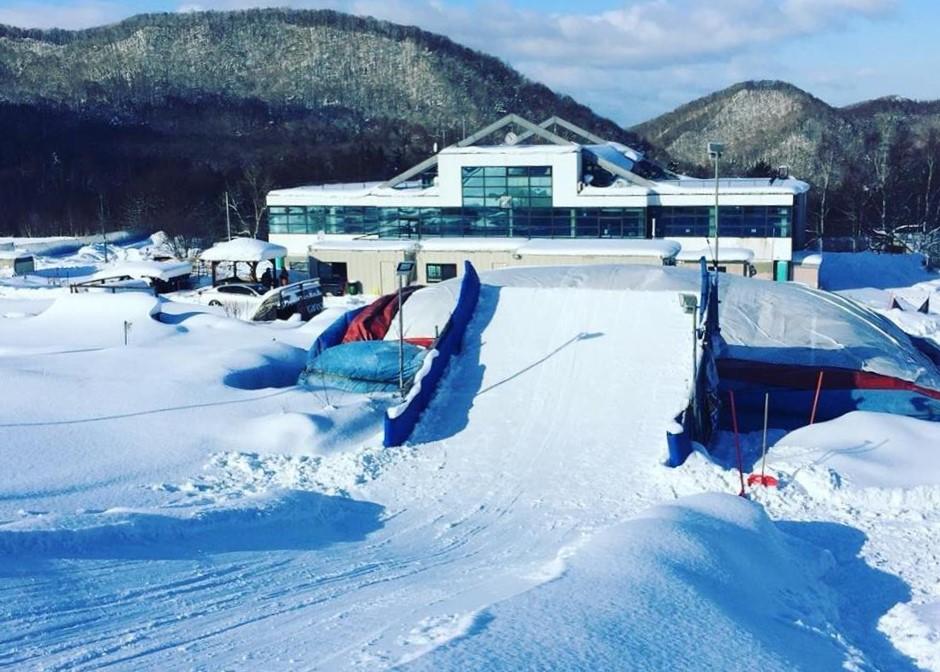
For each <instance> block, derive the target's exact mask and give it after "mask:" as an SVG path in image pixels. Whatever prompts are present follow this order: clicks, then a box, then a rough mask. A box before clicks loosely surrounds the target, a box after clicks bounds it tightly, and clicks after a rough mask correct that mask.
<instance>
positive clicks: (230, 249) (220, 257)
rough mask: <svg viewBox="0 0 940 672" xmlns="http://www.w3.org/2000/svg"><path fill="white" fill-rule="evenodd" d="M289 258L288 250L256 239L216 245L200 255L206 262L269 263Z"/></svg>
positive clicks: (235, 239)
mask: <svg viewBox="0 0 940 672" xmlns="http://www.w3.org/2000/svg"><path fill="white" fill-rule="evenodd" d="M286 256H287V248H286V247H284V246H283V245H275V244H274V243H269V242H267V241H265V240H257V239H255V238H234V239H233V240H229V241H228V242H224V243H216V244H215V245H213V246H212V247H210V248H209V249H208V250H206V251H205V252H203V253H202V254H201V255H200V258H201V259H203V260H204V261H267V260H270V259H277V258H279V257H286Z"/></svg>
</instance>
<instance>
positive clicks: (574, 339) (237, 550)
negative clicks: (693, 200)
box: [0, 286, 691, 669]
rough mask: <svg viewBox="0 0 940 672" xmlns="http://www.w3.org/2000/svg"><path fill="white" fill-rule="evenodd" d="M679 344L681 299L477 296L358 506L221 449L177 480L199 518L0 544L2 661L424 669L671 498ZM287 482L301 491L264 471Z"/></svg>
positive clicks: (280, 464) (283, 466) (682, 396)
mask: <svg viewBox="0 0 940 672" xmlns="http://www.w3.org/2000/svg"><path fill="white" fill-rule="evenodd" d="M652 325H655V327H654V326H652ZM689 331H690V326H689V323H688V316H686V315H684V314H683V313H682V312H681V310H680V309H679V305H678V301H677V299H676V294H675V292H669V291H664V292H634V291H622V290H616V291H615V290H583V289H571V288H515V287H494V286H485V287H484V289H483V292H482V295H481V301H480V305H479V307H478V310H477V312H476V314H475V317H474V320H473V321H472V322H471V325H470V330H469V333H468V335H467V341H466V349H465V350H464V352H463V353H462V354H461V356H460V357H459V358H458V359H457V360H455V364H454V365H453V366H452V367H451V369H450V371H449V372H448V374H447V376H446V377H445V380H444V383H443V389H444V390H446V392H444V393H443V394H442V395H441V396H440V397H439V398H437V399H436V400H435V401H434V403H433V404H432V407H431V408H430V409H429V411H428V414H427V416H426V417H425V418H424V419H423V420H422V422H421V424H420V426H419V428H418V434H417V436H416V437H415V441H416V443H419V444H420V445H415V446H413V447H411V448H404V449H399V450H393V451H382V450H381V449H378V448H376V449H373V450H370V451H365V452H360V453H359V454H358V455H357V456H356V459H355V460H353V461H350V460H348V459H347V464H348V465H349V469H348V471H349V474H348V476H349V478H348V479H347V480H346V481H344V480H343V475H344V474H341V475H340V476H337V477H336V482H337V483H341V485H342V487H341V488H340V487H338V488H337V491H338V492H340V491H341V494H348V495H349V496H350V497H348V498H347V497H341V496H331V495H328V494H322V493H320V492H310V491H304V490H302V489H300V488H296V489H294V488H291V489H276V488H268V489H265V488H263V487H260V486H261V484H264V483H268V484H271V483H278V482H280V483H293V484H297V483H302V482H304V480H303V474H302V472H303V470H304V469H310V470H312V472H314V475H315V476H317V477H320V478H323V479H325V480H328V479H327V476H324V475H323V474H324V473H327V475H329V469H328V468H327V467H329V466H330V465H329V464H327V462H323V463H322V464H319V465H318V467H317V468H314V466H313V465H311V464H310V463H305V462H303V461H301V460H299V459H294V460H292V459H289V458H277V457H274V456H271V457H265V456H259V455H252V454H245V453H226V454H223V455H221V456H217V457H216V458H215V459H214V460H213V461H212V463H211V465H210V466H211V473H212V474H213V475H214V476H213V478H212V479H211V480H203V481H202V482H200V481H199V479H196V480H195V482H190V483H189V484H188V485H187V489H189V490H194V491H195V492H196V493H197V494H198V498H199V499H200V500H201V501H204V502H206V503H207V505H206V506H205V507H203V508H201V509H200V508H198V507H197V508H196V509H195V510H194V511H195V512H194V513H191V514H190V515H189V516H188V517H186V518H184V519H175V520H177V522H176V523H173V524H171V523H168V522H167V521H166V520H162V519H161V518H160V515H161V513H163V512H162V511H161V510H159V509H157V510H154V511H153V512H152V514H153V517H152V518H146V517H136V518H130V519H129V518H127V517H124V518H121V519H120V521H119V522H115V523H114V524H111V523H108V522H106V520H105V521H101V520H98V519H96V521H97V522H96V523H95V525H96V526H97V527H95V530H94V533H88V534H87V535H86V536H83V535H82V534H80V533H75V532H69V531H62V530H58V531H57V530H56V529H52V530H49V529H45V530H43V531H42V534H43V535H44V536H42V537H41V539H40V536H39V535H40V532H39V531H38V530H37V529H35V526H34V527H33V528H28V527H27V528H25V529H24V530H21V531H23V536H22V537H16V536H15V535H13V534H11V533H10V532H7V533H6V534H5V535H4V536H3V542H4V544H5V545H6V546H7V547H8V548H9V547H11V546H13V550H14V551H16V545H17V544H20V546H21V549H20V550H21V555H20V558H21V561H20V562H19V563H18V562H17V561H15V560H14V561H12V562H11V561H9V560H3V561H2V562H3V563H4V564H3V569H4V572H3V578H2V581H0V586H2V594H4V595H5V596H7V597H9V596H11V595H17V596H18V597H17V600H16V602H15V603H13V602H11V601H5V606H4V611H3V620H4V622H5V627H4V629H3V633H2V634H0V652H6V653H4V654H0V662H3V663H6V664H14V665H22V666H43V667H45V668H46V669H92V668H97V667H101V666H104V665H114V666H117V668H119V669H122V668H125V669H140V668H145V667H148V668H160V669H180V668H189V667H191V666H197V667H198V666H206V665H208V666H209V667H212V668H214V669H220V668H227V667H233V666H245V665H250V666H252V667H255V668H256V669H261V668H262V667H263V668H265V669H271V668H291V667H298V668H303V669H356V668H359V669H375V668H376V667H385V666H390V665H395V664H398V663H403V662H407V661H409V660H412V659H415V658H416V657H418V656H419V655H420V654H422V653H424V652H426V651H428V650H430V649H431V648H433V647H434V646H436V645H438V644H440V643H442V642H445V641H448V640H450V639H452V638H455V637H458V636H459V635H461V634H465V633H466V632H468V631H470V630H472V628H473V627H474V624H475V623H476V622H477V618H478V615H479V614H480V613H481V612H482V610H483V609H485V608H486V607H488V606H489V605H491V604H493V603H495V602H498V601H500V600H503V599H506V598H508V597H511V596H513V595H516V594H519V593H520V592H522V591H525V590H527V589H529V588H531V587H533V586H535V585H538V584H541V583H544V582H546V581H548V580H550V579H553V578H555V577H557V576H558V575H559V573H560V572H561V571H562V570H563V568H564V558H565V557H566V556H567V555H568V554H569V553H571V552H572V550H573V549H575V548H577V547H578V546H579V545H580V544H582V543H584V541H585V540H586V539H587V538H588V536H589V535H590V534H591V532H592V531H594V530H596V529H598V528H600V527H603V526H607V525H610V524H613V523H615V522H617V521H618V520H620V519H621V518H623V517H624V516H627V515H629V514H631V513H633V512H636V511H637V510H638V509H640V508H643V507H645V506H647V505H649V504H650V503H652V502H655V501H657V500H658V499H660V498H661V496H662V495H661V494H659V493H658V491H659V490H660V489H661V487H662V486H661V485H659V486H658V485H657V484H658V483H661V482H662V480H663V479H662V476H659V477H657V476H656V475H655V473H656V472H657V471H658V470H664V469H665V467H662V466H661V464H660V463H661V462H662V460H663V458H664V455H665V444H664V437H665V431H666V427H667V425H668V424H669V423H670V422H671V419H672V416H673V415H674V414H675V413H676V412H677V411H678V410H679V409H680V408H681V407H682V406H683V404H684V403H685V400H686V398H687V392H688V379H689V373H690V369H691V361H690V358H691V353H690V352H689V350H690V348H689V347H688V345H689V340H690V338H691V336H690V333H689ZM684 357H688V359H686V358H684ZM651 364H652V366H651ZM221 408H224V407H220V409H221ZM341 459H344V457H343V456H340V457H339V458H337V460H336V461H334V462H333V463H332V464H333V465H334V467H333V468H334V469H335V470H338V471H342V469H341V468H340V467H336V466H335V465H336V464H338V463H339V460H341ZM284 471H287V472H292V473H293V475H294V476H295V478H294V479H293V480H291V479H289V478H281V479H280V481H279V480H278V478H276V477H274V476H272V474H277V473H279V472H284ZM265 475H268V476H270V478H268V479H267V480H265ZM170 489H172V488H170ZM71 502H74V498H72V499H70V503H71ZM221 503H225V506H224V507H220V504H221ZM182 505H183V503H182V500H176V502H175V503H173V502H171V503H168V504H166V505H165V507H166V512H167V513H169V512H170V511H171V510H172V508H173V507H177V508H179V507H180V506H182ZM185 505H186V506H187V507H192V506H193V504H192V498H190V500H187V501H186V504H185ZM172 515H176V512H173V514H172ZM284 530H287V532H285V531H284ZM86 538H87V542H86V541H83V540H85V539H86ZM86 543H87V545H84V546H83V544H86ZM14 557H15V553H14ZM34 563H39V569H38V570H37V568H36V566H35V564H34Z"/></svg>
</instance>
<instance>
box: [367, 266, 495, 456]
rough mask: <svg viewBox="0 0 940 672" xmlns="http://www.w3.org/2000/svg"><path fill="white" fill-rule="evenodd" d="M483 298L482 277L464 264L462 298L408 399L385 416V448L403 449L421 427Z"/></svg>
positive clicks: (429, 354)
mask: <svg viewBox="0 0 940 672" xmlns="http://www.w3.org/2000/svg"><path fill="white" fill-rule="evenodd" d="M479 298H480V276H478V275H477V272H476V269H474V268H473V265H472V264H471V263H470V262H469V261H465V262H464V275H463V280H462V281H461V284H460V295H459V296H458V297H457V305H456V306H454V312H453V313H451V316H450V319H449V320H448V321H447V324H446V325H444V330H443V331H442V332H441V335H440V337H439V338H438V339H437V341H436V342H435V344H434V348H433V349H432V350H431V351H430V352H429V353H428V354H427V356H426V357H425V358H424V362H423V365H422V366H421V369H420V370H419V371H418V373H417V375H416V376H415V379H414V384H413V385H412V387H411V390H410V391H409V392H408V396H407V397H405V400H404V401H403V402H402V403H401V404H400V405H398V406H395V407H393V408H390V409H388V412H387V413H386V415H385V439H384V441H383V445H385V446H386V447H390V446H400V445H402V444H403V443H404V442H405V441H407V440H408V437H410V436H411V433H412V432H413V431H414V429H415V427H416V426H417V425H418V420H419V419H420V418H421V414H422V413H423V412H424V409H426V408H427V407H428V405H429V404H430V403H431V398H432V397H433V396H434V392H435V390H436V389H437V386H438V384H439V383H440V382H441V378H442V377H443V375H444V371H445V370H446V369H447V365H448V364H449V363H450V359H451V357H453V356H454V355H455V354H457V353H458V352H460V349H461V346H462V343H463V337H464V334H465V333H466V331H467V325H468V324H469V323H470V318H471V317H473V312H474V311H475V310H476V307H477V301H478V300H479Z"/></svg>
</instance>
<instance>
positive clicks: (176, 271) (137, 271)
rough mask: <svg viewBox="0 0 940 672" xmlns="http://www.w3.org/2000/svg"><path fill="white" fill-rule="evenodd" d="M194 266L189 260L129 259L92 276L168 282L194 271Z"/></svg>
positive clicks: (100, 278)
mask: <svg viewBox="0 0 940 672" xmlns="http://www.w3.org/2000/svg"><path fill="white" fill-rule="evenodd" d="M192 270H193V266H192V264H190V263H189V262H188V261H127V262H122V263H119V264H115V265H114V266H108V267H107V268H104V269H102V270H100V271H98V272H97V273H95V274H94V275H93V276H92V280H104V279H107V278H121V277H124V276H127V277H130V278H155V279H157V280H163V281H164V282H167V281H169V280H172V279H173V278H178V277H181V276H183V275H189V274H190V273H192Z"/></svg>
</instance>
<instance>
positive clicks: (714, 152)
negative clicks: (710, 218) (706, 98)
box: [708, 142, 725, 280]
mask: <svg viewBox="0 0 940 672" xmlns="http://www.w3.org/2000/svg"><path fill="white" fill-rule="evenodd" d="M724 149H725V146H724V144H723V143H720V142H709V143H708V158H710V159H712V160H713V161H714V162H715V262H714V264H713V268H714V269H715V272H716V273H717V272H718V259H719V257H718V239H719V237H720V236H721V231H720V229H719V219H718V160H719V159H720V158H721V153H722V152H723V151H724ZM716 280H717V276H716Z"/></svg>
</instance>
